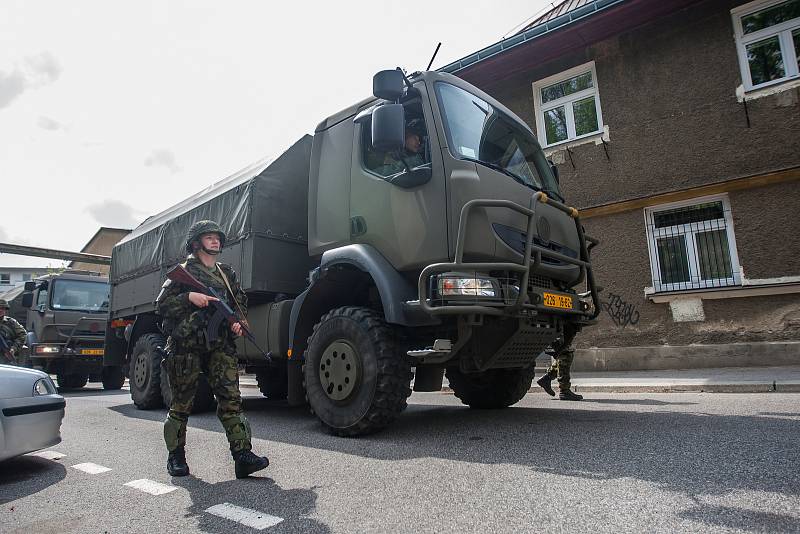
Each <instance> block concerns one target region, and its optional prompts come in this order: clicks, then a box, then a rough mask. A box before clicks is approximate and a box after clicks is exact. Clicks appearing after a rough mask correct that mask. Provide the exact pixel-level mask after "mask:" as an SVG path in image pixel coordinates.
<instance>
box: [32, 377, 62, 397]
mask: <svg viewBox="0 0 800 534" xmlns="http://www.w3.org/2000/svg"><path fill="white" fill-rule="evenodd" d="M55 392H56V385H55V384H53V381H52V380H50V377H47V378H40V379H39V380H37V381H36V383H35V384H34V385H33V396H34V397H36V396H37V395H53V394H54V393H55Z"/></svg>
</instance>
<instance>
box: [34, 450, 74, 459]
mask: <svg viewBox="0 0 800 534" xmlns="http://www.w3.org/2000/svg"><path fill="white" fill-rule="evenodd" d="M28 456H38V457H39V458H44V459H45V460H60V459H61V458H63V457H64V456H66V454H64V453H61V452H56V451H39V452H32V453H30V454H28Z"/></svg>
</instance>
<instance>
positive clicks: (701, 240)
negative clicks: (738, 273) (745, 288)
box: [695, 230, 733, 280]
mask: <svg viewBox="0 0 800 534" xmlns="http://www.w3.org/2000/svg"><path fill="white" fill-rule="evenodd" d="M695 238H696V239H697V253H698V255H699V258H698V259H699V263H700V278H701V279H703V280H715V279H719V278H731V277H732V276H733V266H732V265H731V256H730V247H729V246H728V234H727V232H725V230H713V231H710V232H698V233H697V234H695Z"/></svg>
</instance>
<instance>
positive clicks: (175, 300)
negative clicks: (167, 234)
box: [156, 221, 269, 478]
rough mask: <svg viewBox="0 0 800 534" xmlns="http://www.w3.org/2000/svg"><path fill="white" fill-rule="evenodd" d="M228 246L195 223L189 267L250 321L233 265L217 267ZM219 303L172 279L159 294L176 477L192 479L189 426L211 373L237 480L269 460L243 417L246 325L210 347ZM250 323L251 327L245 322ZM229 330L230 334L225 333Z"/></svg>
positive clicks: (207, 224)
mask: <svg viewBox="0 0 800 534" xmlns="http://www.w3.org/2000/svg"><path fill="white" fill-rule="evenodd" d="M224 245H225V233H224V232H223V231H222V229H221V228H220V226H219V225H218V224H217V223H216V222H214V221H199V222H196V223H194V224H193V225H192V226H191V228H190V229H189V232H188V234H187V237H186V251H187V252H188V253H189V257H188V258H187V259H186V263H185V264H184V267H185V268H186V270H187V271H189V273H191V274H192V275H193V276H194V277H195V278H197V279H198V280H199V281H200V282H202V283H203V284H205V285H207V286H211V287H213V288H214V289H216V290H217V291H218V293H219V294H220V295H225V296H226V300H227V302H228V304H229V305H230V306H231V307H232V308H233V309H234V310H239V311H240V316H241V317H242V319H243V320H244V318H245V313H246V311H247V296H246V295H245V293H244V291H242V288H241V286H240V285H239V283H238V282H237V280H236V273H235V272H234V271H233V269H231V267H230V266H229V265H225V264H222V263H216V261H215V257H216V256H217V255H218V254H219V253H220V251H221V250H222V247H223V246H224ZM216 300H217V299H216V298H214V297H210V296H208V295H205V294H203V293H199V292H196V291H193V290H192V289H191V288H189V287H186V286H183V285H182V284H180V283H175V282H172V281H171V280H167V281H166V282H165V283H164V286H163V288H162V290H161V293H160V294H159V296H158V299H157V301H156V304H157V306H158V313H159V315H161V317H162V318H163V323H162V328H163V330H164V332H165V333H167V334H169V338H168V339H167V347H166V352H167V359H166V370H167V375H168V377H169V386H170V390H171V392H172V403H171V404H170V406H169V414H168V415H167V419H166V421H165V422H164V440H165V442H166V445H167V450H168V451H169V457H168V459H167V471H168V472H169V474H170V475H172V476H186V475H188V474H189V466H188V465H187V464H186V452H185V449H184V447H185V445H186V423H187V421H188V419H189V413H190V412H191V411H192V403H193V401H194V395H195V392H196V391H197V381H198V379H199V376H200V373H201V372H202V373H203V374H205V375H206V378H207V379H208V383H209V385H210V386H211V389H212V390H213V392H214V396H215V397H216V398H217V417H219V420H220V422H221V423H222V426H223V427H224V428H225V434H226V436H227V438H228V442H229V443H230V449H231V454H232V455H233V459H234V462H235V472H236V477H237V478H244V477H246V476H248V475H249V474H251V473H254V472H255V471H259V470H261V469H264V468H265V467H267V466H268V465H269V460H268V459H267V458H266V457H264V456H256V455H255V454H253V452H252V451H251V450H250V449H251V443H250V438H251V433H250V424H249V423H248V421H247V419H246V418H245V416H244V413H242V397H241V393H240V391H239V371H238V359H237V357H236V347H235V345H234V339H235V337H236V336H240V335H242V325H241V324H240V323H235V324H233V325H231V326H230V328H228V326H227V325H228V323H227V322H225V323H223V325H222V326H221V328H220V336H219V339H218V340H216V341H214V342H213V343H210V342H209V340H208V337H207V335H206V331H207V328H208V319H209V318H210V315H211V314H210V313H209V311H208V310H207V308H208V306H209V304H212V305H213V302H214V301H216ZM245 324H246V323H245ZM222 330H224V332H223V331H222Z"/></svg>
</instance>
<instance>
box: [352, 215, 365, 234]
mask: <svg viewBox="0 0 800 534" xmlns="http://www.w3.org/2000/svg"><path fill="white" fill-rule="evenodd" d="M366 233H367V221H365V220H364V217H362V216H360V215H356V216H355V217H350V237H356V236H360V235H364V234H366Z"/></svg>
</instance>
